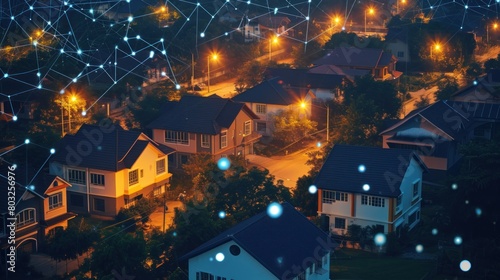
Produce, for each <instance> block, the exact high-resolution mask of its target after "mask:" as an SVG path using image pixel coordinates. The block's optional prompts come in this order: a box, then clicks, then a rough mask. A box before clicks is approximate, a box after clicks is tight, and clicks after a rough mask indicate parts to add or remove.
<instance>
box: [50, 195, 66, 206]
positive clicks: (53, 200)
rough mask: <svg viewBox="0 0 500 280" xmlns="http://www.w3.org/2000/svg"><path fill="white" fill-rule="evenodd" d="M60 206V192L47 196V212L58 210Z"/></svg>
mask: <svg viewBox="0 0 500 280" xmlns="http://www.w3.org/2000/svg"><path fill="white" fill-rule="evenodd" d="M62 205H63V204H62V192H59V193H56V194H54V195H51V196H49V210H52V209H55V208H59V207H61V206H62Z"/></svg>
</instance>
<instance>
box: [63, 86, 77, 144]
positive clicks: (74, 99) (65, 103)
mask: <svg viewBox="0 0 500 280" xmlns="http://www.w3.org/2000/svg"><path fill="white" fill-rule="evenodd" d="M77 100H78V98H77V97H76V95H74V94H73V95H71V97H69V98H68V101H67V102H65V101H64V97H61V134H62V136H64V105H68V132H71V103H75V102H76V101H77Z"/></svg>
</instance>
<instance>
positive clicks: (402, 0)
mask: <svg viewBox="0 0 500 280" xmlns="http://www.w3.org/2000/svg"><path fill="white" fill-rule="evenodd" d="M399 1H400V0H396V14H399ZM405 3H406V0H401V4H405Z"/></svg>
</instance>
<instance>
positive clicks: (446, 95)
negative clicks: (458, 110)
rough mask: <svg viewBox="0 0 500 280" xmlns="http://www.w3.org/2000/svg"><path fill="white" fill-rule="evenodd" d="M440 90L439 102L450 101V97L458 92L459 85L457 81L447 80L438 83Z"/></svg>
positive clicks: (437, 93)
mask: <svg viewBox="0 0 500 280" xmlns="http://www.w3.org/2000/svg"><path fill="white" fill-rule="evenodd" d="M438 88H439V90H438V91H436V93H435V95H436V99H437V100H448V99H450V97H451V96H452V95H453V94H454V93H455V92H457V91H458V83H457V82H456V80H455V79H445V80H444V81H439V82H438Z"/></svg>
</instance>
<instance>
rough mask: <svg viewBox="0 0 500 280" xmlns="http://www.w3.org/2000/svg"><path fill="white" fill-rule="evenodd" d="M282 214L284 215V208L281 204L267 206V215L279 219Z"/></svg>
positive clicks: (275, 203)
mask: <svg viewBox="0 0 500 280" xmlns="http://www.w3.org/2000/svg"><path fill="white" fill-rule="evenodd" d="M281 214H283V207H282V206H281V204H279V203H277V202H273V203H271V204H269V206H267V215H269V217H271V218H273V219H276V218H279V217H280V216H281Z"/></svg>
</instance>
